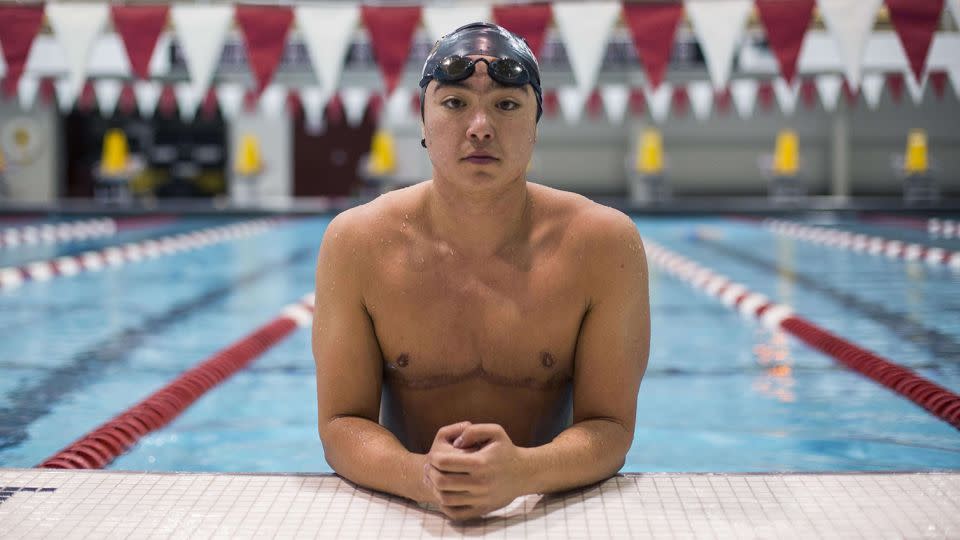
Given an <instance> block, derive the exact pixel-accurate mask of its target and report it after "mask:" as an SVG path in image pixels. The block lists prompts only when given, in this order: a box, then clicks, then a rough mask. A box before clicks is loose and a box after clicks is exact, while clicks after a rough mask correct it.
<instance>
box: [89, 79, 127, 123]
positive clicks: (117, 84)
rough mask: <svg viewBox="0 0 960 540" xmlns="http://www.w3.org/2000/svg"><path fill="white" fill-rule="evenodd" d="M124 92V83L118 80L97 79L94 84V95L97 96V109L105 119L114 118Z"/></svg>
mask: <svg viewBox="0 0 960 540" xmlns="http://www.w3.org/2000/svg"><path fill="white" fill-rule="evenodd" d="M120 92H123V82H122V81H119V80H117V79H97V80H96V81H94V82H93V93H94V95H96V96H97V107H98V108H99V109H100V115H101V116H103V117H104V118H110V117H111V116H113V112H114V111H115V110H117V101H119V100H120Z"/></svg>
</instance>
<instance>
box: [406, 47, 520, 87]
mask: <svg viewBox="0 0 960 540" xmlns="http://www.w3.org/2000/svg"><path fill="white" fill-rule="evenodd" d="M478 62H483V63H485V64H487V73H488V74H489V75H490V78H491V79H493V80H495V81H497V82H498V83H500V84H503V85H506V86H523V85H525V84H530V73H529V72H528V71H527V69H526V68H525V67H523V64H521V63H520V62H518V61H516V60H514V59H512V58H498V59H496V60H493V61H490V60H487V59H486V58H478V59H476V60H471V59H470V58H466V57H463V56H460V55H451V56H447V57H446V58H444V59H442V60H440V63H438V64H437V67H435V68H434V69H433V73H431V74H427V75H424V76H423V78H422V79H420V88H425V87H426V86H427V85H428V84H430V79H434V80H436V81H437V82H447V83H449V82H456V81H462V80H464V79H467V78H469V77H470V76H471V75H473V72H474V71H475V70H476V65H477V63H478Z"/></svg>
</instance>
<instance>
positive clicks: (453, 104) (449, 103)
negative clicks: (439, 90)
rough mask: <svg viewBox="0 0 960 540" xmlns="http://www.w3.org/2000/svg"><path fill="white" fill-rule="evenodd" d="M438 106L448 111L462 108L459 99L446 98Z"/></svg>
mask: <svg viewBox="0 0 960 540" xmlns="http://www.w3.org/2000/svg"><path fill="white" fill-rule="evenodd" d="M440 104H441V105H443V106H444V107H446V108H448V109H459V108H460V107H462V106H463V100H461V99H459V98H447V99H445V100H443V101H441V102H440Z"/></svg>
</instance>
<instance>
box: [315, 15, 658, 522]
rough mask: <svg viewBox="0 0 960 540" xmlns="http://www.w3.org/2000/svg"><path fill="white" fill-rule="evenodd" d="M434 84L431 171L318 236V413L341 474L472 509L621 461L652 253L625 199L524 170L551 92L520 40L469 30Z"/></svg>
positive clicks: (474, 512)
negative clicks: (577, 189)
mask: <svg viewBox="0 0 960 540" xmlns="http://www.w3.org/2000/svg"><path fill="white" fill-rule="evenodd" d="M497 59H506V60H500V62H494V61H495V60H497ZM477 60H479V61H477ZM438 66H439V67H438ZM421 87H424V88H425V94H424V106H423V109H422V110H423V111H424V114H423V133H424V138H425V141H426V142H425V145H426V147H427V151H428V153H429V156H430V160H431V162H432V163H433V178H432V179H431V180H428V181H425V182H423V183H420V184H417V185H414V186H412V187H409V188H406V189H401V190H398V191H394V192H391V193H389V194H386V195H383V196H381V197H380V198H378V199H376V200H375V201H373V202H371V203H369V204H366V205H363V206H360V207H357V208H353V209H351V210H348V211H345V212H343V213H341V214H339V215H338V216H337V217H336V218H335V219H334V220H333V221H332V222H331V223H330V225H329V227H328V228H327V231H326V233H325V235H324V239H323V244H322V246H321V248H320V256H319V261H318V264H317V283H316V305H317V309H316V316H315V320H314V327H313V353H314V357H315V359H316V365H317V402H318V412H319V429H320V438H321V440H322V442H323V449H324V453H325V455H326V459H327V461H328V462H329V463H330V466H331V467H333V469H334V470H335V471H336V472H337V473H339V474H340V475H342V476H343V477H345V478H347V479H349V480H351V481H353V482H355V483H357V484H359V485H362V486H366V487H369V488H372V489H376V490H380V491H385V492H389V493H393V494H396V495H400V496H403V497H407V498H410V499H413V500H415V501H418V502H421V503H432V504H435V505H437V506H438V507H439V508H440V509H441V511H442V512H443V513H444V514H446V515H447V516H449V517H450V518H452V519H457V520H461V519H468V518H473V517H477V516H481V515H483V514H485V513H487V512H490V511H492V510H495V509H497V508H500V507H503V506H505V505H506V504H508V503H510V502H511V501H512V500H513V499H514V498H516V497H518V496H520V495H525V494H531V493H548V492H556V491H561V490H566V489H571V488H574V487H578V486H582V485H586V484H590V483H593V482H597V481H600V480H603V479H605V478H608V477H610V476H612V475H614V474H616V472H617V471H618V470H619V469H620V467H621V466H623V463H624V458H625V456H626V453H627V450H628V449H629V447H630V443H631V441H632V439H633V432H634V423H635V415H636V403H637V391H638V389H639V386H640V380H641V378H642V377H643V373H644V371H645V369H646V365H647V352H648V347H649V339H650V317H649V303H648V297H647V268H646V261H645V258H644V252H643V246H642V244H641V241H640V236H639V234H638V232H637V227H636V226H635V225H634V223H633V222H632V221H631V220H630V219H629V218H628V217H627V216H625V215H623V214H622V213H620V212H618V211H616V210H612V209H610V208H607V207H604V206H601V205H598V204H595V203H593V202H591V201H589V200H587V199H585V198H583V197H581V196H578V195H574V194H571V193H566V192H563V191H558V190H555V189H551V188H548V187H545V186H541V185H538V184H534V183H530V182H528V181H527V179H526V173H525V169H526V166H527V163H529V161H530V156H531V154H532V152H533V145H534V142H535V141H536V138H537V132H536V125H537V121H538V120H539V118H540V111H541V108H540V103H541V99H540V78H539V72H538V67H537V64H536V60H535V59H534V56H533V53H532V52H531V51H530V49H529V48H528V47H527V46H526V44H525V43H524V42H523V41H521V40H520V39H519V38H517V37H516V36H515V35H513V34H511V33H509V32H507V31H506V30H504V29H502V28H500V27H498V26H495V25H489V24H482V25H477V24H475V25H468V26H466V27H463V28H460V29H458V30H457V31H455V32H454V33H452V34H450V35H448V36H445V37H444V38H443V39H441V40H440V41H439V42H438V44H437V46H436V47H434V49H433V51H432V52H431V54H430V57H428V59H427V63H426V65H425V67H424V80H423V82H422V83H421ZM381 398H382V400H381Z"/></svg>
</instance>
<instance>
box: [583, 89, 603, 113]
mask: <svg viewBox="0 0 960 540" xmlns="http://www.w3.org/2000/svg"><path fill="white" fill-rule="evenodd" d="M586 109H587V116H589V117H591V118H599V117H600V115H601V114H603V97H601V96H600V92H599V91H597V90H594V91H593V92H591V93H590V97H589V98H587V105H586Z"/></svg>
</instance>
